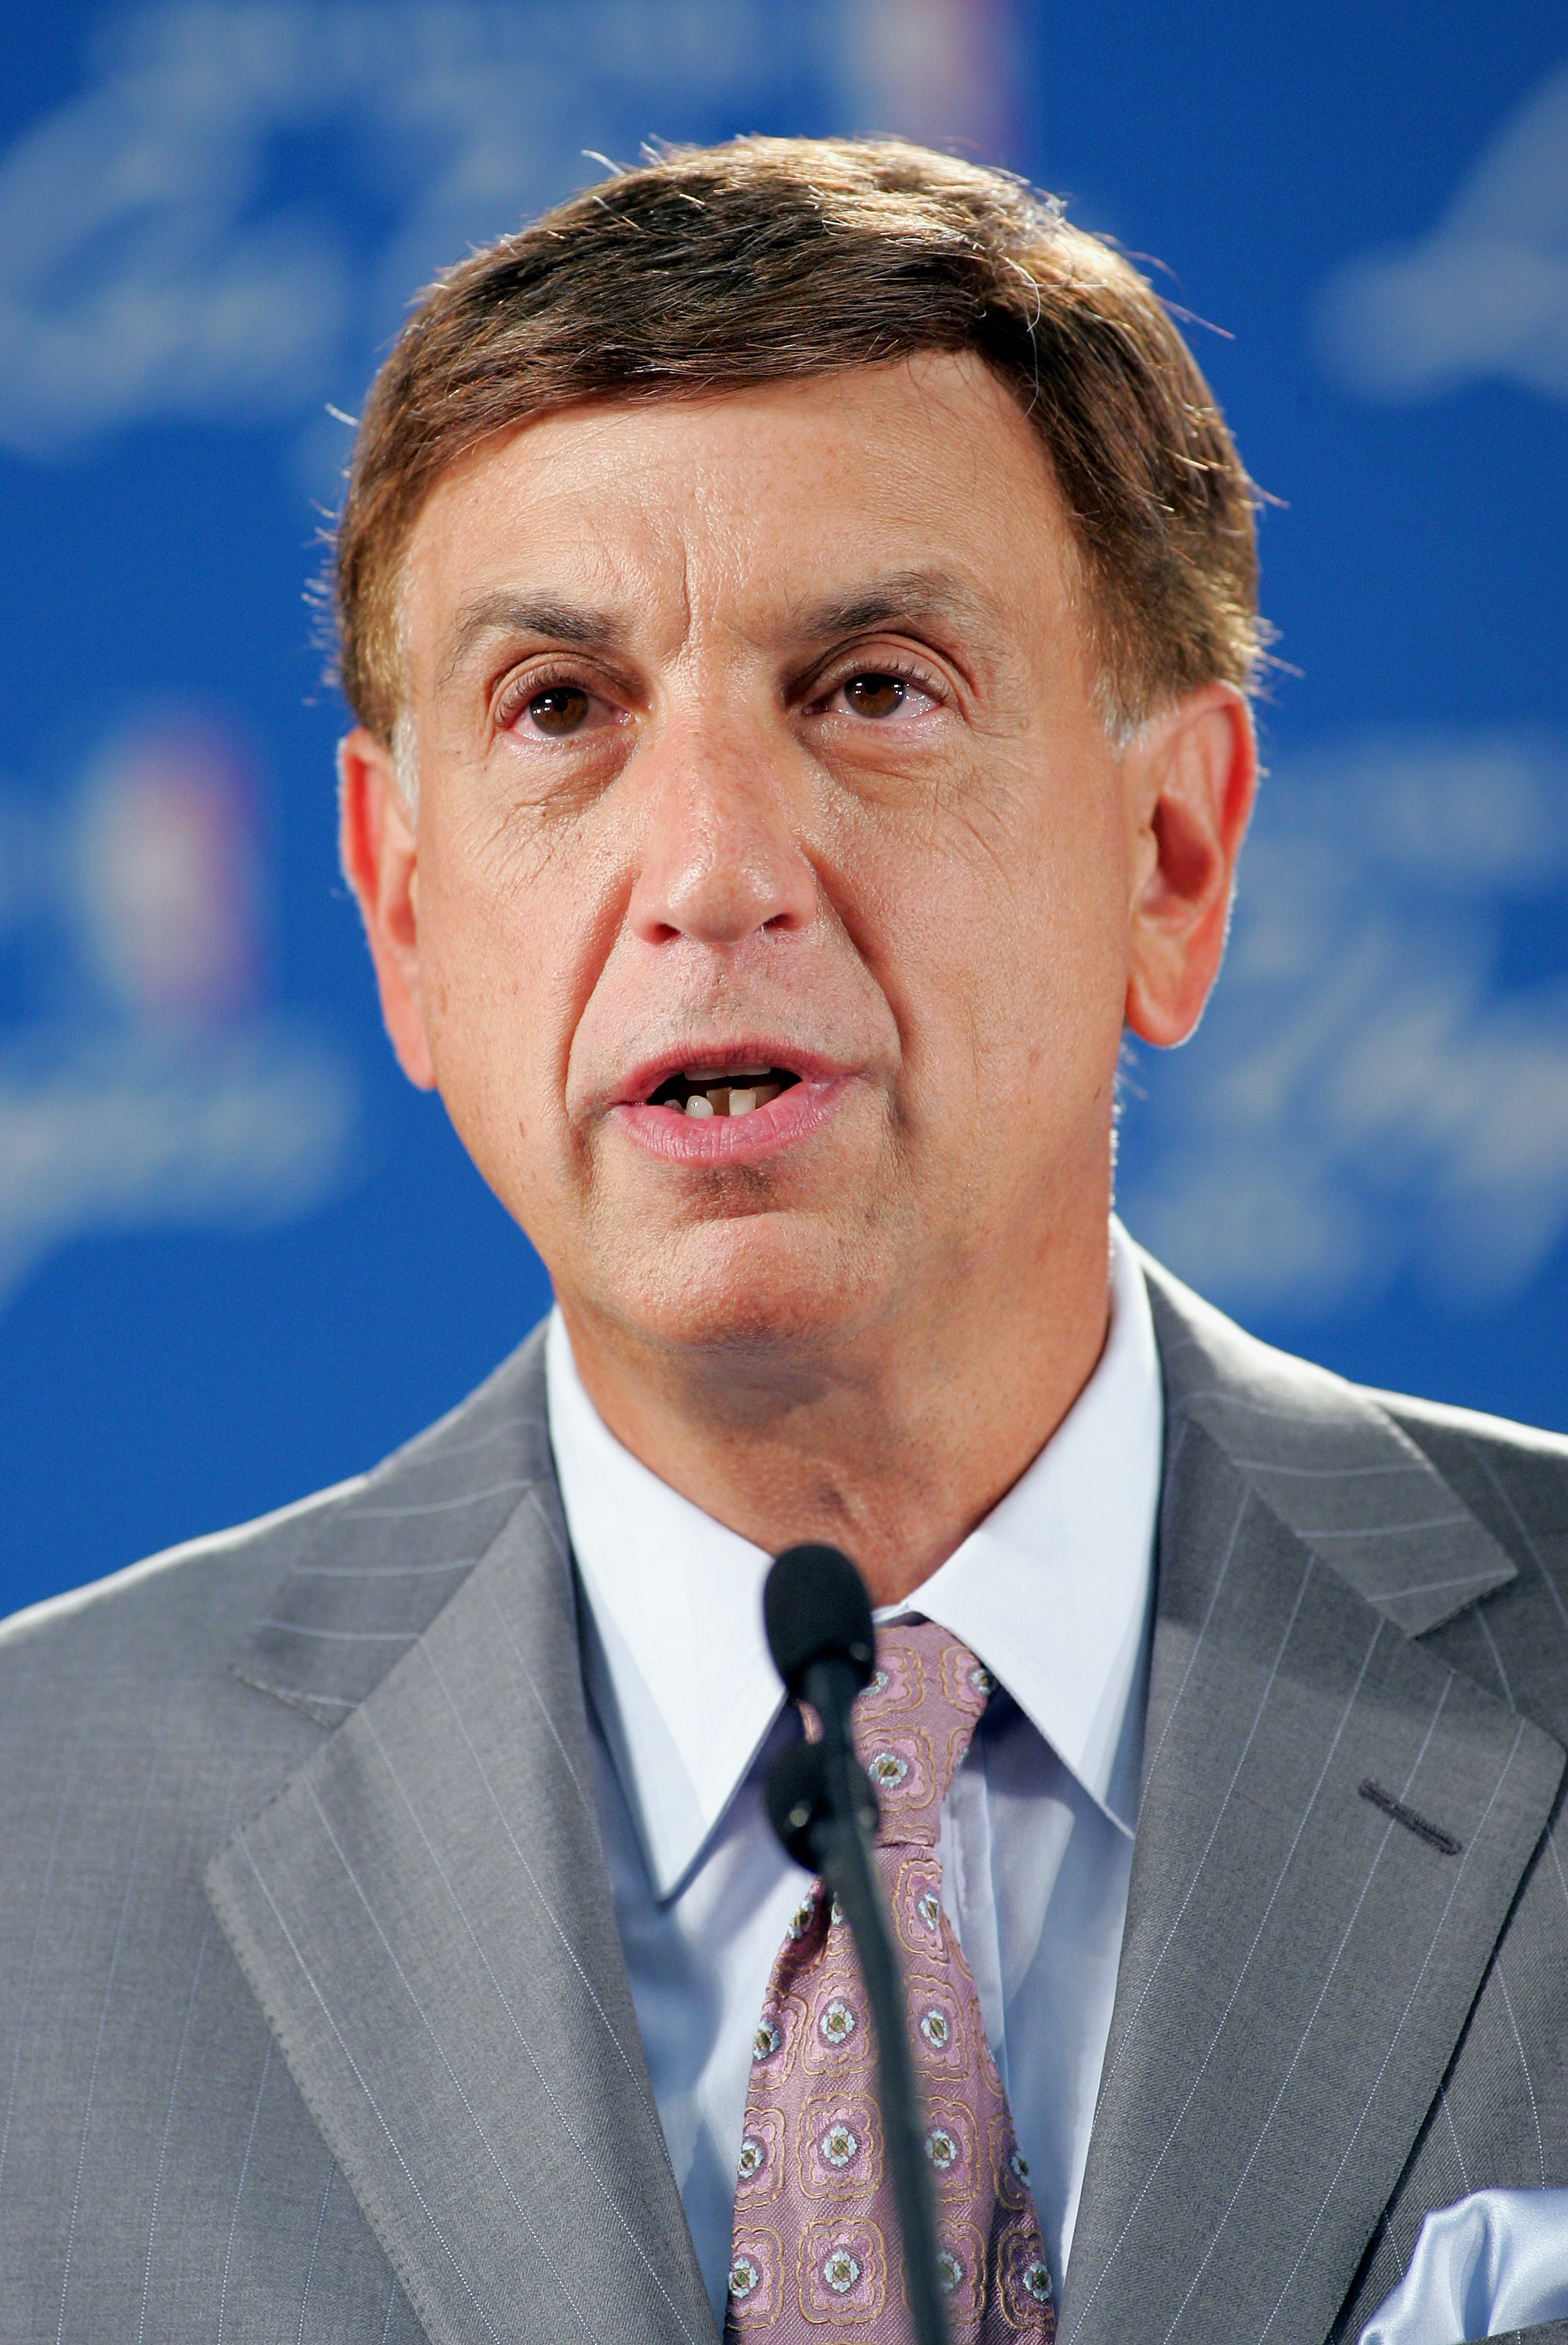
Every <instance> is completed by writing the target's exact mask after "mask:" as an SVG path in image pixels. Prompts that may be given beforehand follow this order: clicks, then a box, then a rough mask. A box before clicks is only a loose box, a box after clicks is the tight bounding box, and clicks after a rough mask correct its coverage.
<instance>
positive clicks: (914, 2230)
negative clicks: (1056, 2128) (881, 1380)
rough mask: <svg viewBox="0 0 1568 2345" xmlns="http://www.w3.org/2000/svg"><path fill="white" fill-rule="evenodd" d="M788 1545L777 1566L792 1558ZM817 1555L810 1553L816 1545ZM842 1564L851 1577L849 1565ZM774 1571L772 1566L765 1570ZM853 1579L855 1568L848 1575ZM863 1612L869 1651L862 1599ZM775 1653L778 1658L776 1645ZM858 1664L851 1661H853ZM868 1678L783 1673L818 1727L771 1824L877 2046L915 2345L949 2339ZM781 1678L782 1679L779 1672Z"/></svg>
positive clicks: (865, 1671)
mask: <svg viewBox="0 0 1568 2345" xmlns="http://www.w3.org/2000/svg"><path fill="white" fill-rule="evenodd" d="M800 1552H801V1550H799V1549H798V1548H797V1549H789V1550H787V1551H786V1556H785V1557H784V1558H780V1562H781V1563H782V1562H784V1561H787V1560H788V1559H789V1558H790V1557H792V1556H795V1555H798V1554H799V1553H800ZM815 1553H816V1554H818V1555H820V1554H821V1553H822V1550H821V1549H817V1550H815ZM778 1568H779V1567H778V1566H777V1565H776V1566H775V1569H778ZM847 1568H848V1569H849V1570H850V1572H851V1573H853V1570H854V1568H853V1566H852V1565H849V1566H848V1567H847ZM854 1577H855V1579H856V1581H857V1585H859V1575H858V1574H855V1575H854ZM860 1601H861V1603H862V1604H863V1605H865V1607H866V1621H865V1626H866V1631H867V1651H868V1654H869V1650H870V1630H871V1612H870V1605H869V1603H868V1602H867V1599H866V1598H865V1595H864V1590H863V1589H861V1590H860ZM774 1657H775V1659H776V1660H778V1659H779V1653H778V1651H777V1649H776V1650H775V1656H774ZM857 1660H858V1656H857ZM869 1674H870V1669H869V1660H868V1663H867V1665H866V1666H864V1667H861V1666H858V1665H857V1662H856V1661H850V1660H847V1659H846V1658H845V1657H844V1656H843V1654H842V1653H841V1652H833V1651H831V1650H830V1651H827V1652H823V1653H821V1654H820V1655H814V1656H812V1657H811V1658H810V1659H809V1660H805V1661H804V1662H803V1664H797V1666H796V1667H795V1668H794V1669H793V1670H790V1671H789V1677H791V1678H794V1679H795V1680H797V1687H798V1690H799V1691H800V1692H801V1693H803V1695H804V1697H805V1699H806V1700H808V1701H809V1703H810V1704H811V1707H812V1708H813V1709H814V1710H815V1711H816V1712H817V1715H818V1717H819V1718H820V1721H821V1724H822V1739H821V1741H820V1742H801V1743H796V1744H794V1745H792V1746H791V1747H790V1748H789V1750H787V1751H782V1752H780V1754H779V1757H778V1759H776V1760H775V1761H774V1762H773V1765H772V1767H771V1768H770V1769H769V1776H768V1783H767V1798H768V1807H769V1814H770V1816H771V1818H772V1821H773V1826H774V1829H775V1831H776V1832H778V1834H779V1838H780V1839H781V1840H782V1841H783V1843H784V1845H785V1847H786V1848H787V1849H788V1850H789V1853H790V1855H791V1856H793V1857H794V1858H795V1859H796V1861H797V1863H801V1864H804V1865H805V1866H806V1867H807V1868H808V1870H809V1871H810V1872H813V1873H819V1874H820V1877H821V1879H822V1882H823V1883H824V1885H825V1886H826V1888H827V1890H828V1892H829V1893H830V1895H831V1896H834V1897H836V1898H837V1899H838V1901H839V1903H840V1907H841V1908H842V1910H843V1914H844V1918H845V1920H846V1921H847V1922H848V1923H849V1925H850V1930H851V1932H852V1933H853V1935H854V1941H855V1950H856V1953H857V1954H858V1955H859V1957H860V1978H861V1982H862V1984H863V1985H864V1987H865V1990H866V2001H867V2003H868V2004H869V2005H870V2007H871V2033H872V2035H873V2036H874V2038H875V2041H876V2046H877V2098H878V2101H879V2104H880V2106H881V2117H882V2131H883V2134H884V2136H885V2137H886V2142H887V2156H888V2167H889V2171H890V2173H891V2177H892V2186H893V2203H894V2206H895V2208H896V2209H897V2213H898V2219H899V2230H900V2232H901V2236H902V2239H903V2249H904V2273H905V2283H906V2288H907V2292H908V2296H909V2305H910V2312H911V2317H912V2320H913V2323H914V2338H915V2345H948V2328H947V2308H946V2306H945V2305H944V2304H943V2302H942V2289H941V2283H940V2281H939V2279H938V2277H937V2238H936V2212H935V2207H934V2203H933V2199H932V2181H931V2170H930V2165H929V2161H928V2160H927V2157H926V2154H925V2126H924V2117H923V2113H922V2110H921V2100H920V2094H919V2088H918V2086H917V2085H916V2081H915V2072H914V2061H913V2058H912V2057H911V2050H910V2039H909V2010H908V2001H907V1997H906V1995H905V1991H904V1980H903V1970H902V1966H901V1963H900V1960H899V1954H898V1949H897V1946H896V1945H895V1944H894V1940H893V1933H892V1925H891V1920H890V1918H889V1914H888V1906H887V1901H886V1899H885V1898H884V1896H883V1894H882V1890H881V1883H880V1882H879V1881H878V1879H877V1874H876V1871H875V1868H874V1866H873V1864H872V1861H871V1850H872V1847H873V1845H874V1843H875V1839H876V1830H877V1822H878V1815H879V1811H878V1806H877V1794H876V1791H875V1788H874V1786H873V1785H872V1783H871V1779H870V1777H869V1776H868V1775H867V1774H866V1771H865V1770H864V1769H863V1768H862V1767H861V1765H860V1761H859V1760H858V1759H857V1757H856V1755H855V1747H854V1741H853V1737H852V1734H851V1732H850V1706H851V1704H852V1702H853V1700H854V1698H855V1696H856V1695H857V1694H858V1693H859V1692H860V1689H861V1687H862V1686H863V1685H864V1684H865V1683H866V1680H867V1678H868V1676H869ZM787 1681H788V1679H787Z"/></svg>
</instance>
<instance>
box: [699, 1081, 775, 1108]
mask: <svg viewBox="0 0 1568 2345" xmlns="http://www.w3.org/2000/svg"><path fill="white" fill-rule="evenodd" d="M688 1080H689V1078H688ZM783 1089H784V1086H783V1084H782V1083H752V1084H748V1085H745V1086H741V1085H738V1084H735V1083H728V1082H726V1083H718V1084H715V1085H714V1087H713V1089H712V1090H710V1091H693V1092H692V1094H691V1097H690V1098H689V1099H688V1100H687V1103H686V1109H685V1112H686V1113H687V1115H695V1116H697V1117H702V1116H708V1115H749V1114H750V1113H751V1112H752V1111H753V1110H754V1109H755V1108H759V1107H766V1106H767V1104H768V1102H769V1100H776V1099H777V1098H778V1097H779V1092H780V1091H782V1090H783Z"/></svg>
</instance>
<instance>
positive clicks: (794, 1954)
mask: <svg viewBox="0 0 1568 2345" xmlns="http://www.w3.org/2000/svg"><path fill="white" fill-rule="evenodd" d="M877 1662H878V1667H877V1670H876V1673H875V1675H874V1676H873V1678H872V1680H871V1684H870V1685H869V1686H868V1687H867V1689H866V1690H865V1692H864V1693H863V1694H862V1695H861V1696H860V1700H859V1701H858V1702H857V1703H856V1705H855V1714H854V1731H855V1749H856V1751H857V1753H858V1755H859V1757H860V1761H861V1763H862V1765H864V1766H865V1767H866V1768H867V1769H868V1770H869V1771H870V1773H871V1779H872V1781H873V1782H875V1784H876V1786H877V1789H878V1792H879V1794H880V1796H881V1809H882V1823H881V1832H879V1834H878V1837H877V1850H876V1864H877V1869H878V1872H879V1873H880V1874H881V1880H882V1884H883V1887H884V1888H885V1890H886V1892H887V1893H888V1897H889V1900H890V1902H891V1907H892V1914H893V1924H894V1929H895V1933H896V1934H897V1937H898V1940H899V1943H900V1950H901V1954H902V1957H903V1961H904V1965H905V1971H906V1976H907V1981H908V1991H909V2018H910V2029H911V2045H912V2047H913V2051H914V2056H915V2068H916V2073H917V2076H918V2077H919V2080H920V2086H921V2093H922V2095H923V2097H924V2102H925V2148H926V2156H927V2157H929V2158H930V2160H931V2164H932V2182H933V2184H934V2186H935V2195H936V2203H937V2236H938V2240H939V2248H940V2254H939V2262H940V2268H941V2279H942V2289H943V2291H944V2293H945V2296H946V2299H947V2316H948V2326H949V2330H950V2332H951V2335H952V2341H953V2345H1003V2340H1007V2345H1013V2340H1016V2339H1018V2338H1028V2339H1031V2340H1036V2345H1051V2340H1053V2339H1054V2336H1055V2333H1056V2315H1055V2308H1054V2305H1053V2303H1052V2300H1051V2277H1050V2273H1049V2271H1048V2269H1047V2268H1046V2263H1045V2258H1044V2253H1043V2252H1042V2249H1041V2244H1040V2224H1039V2219H1038V2218H1037V2217H1036V2215H1035V2212H1034V2202H1033V2198H1031V2197H1030V2194H1029V2190H1028V2187H1027V2183H1026V2179H1025V2177H1026V2173H1027V2168H1026V2167H1024V2164H1023V2159H1022V2158H1021V2157H1019V2155H1018V2145H1017V2142H1016V2140H1015V2139H1014V2137H1013V2118H1012V2116H1011V2114H1010V2112H1009V2110H1008V2106H1007V2096H1006V2094H1005V2093H1004V2092H1003V2086H1002V2078H1001V2076H999V2075H998V2073H997V2069H996V2064H995V2062H994V2061H993V2058H992V2056H991V2050H990V2046H988V2045H987V2043H986V2040H985V2029H984V2025H983V2022H982V2019H981V2015H980V2000H979V1997H978V1996H977V1995H976V1994H975V1991H974V1981H973V1979H972V1976H971V1975H970V1970H969V1965H968V1964H967V1963H966V1962H965V1961H964V1958H963V1953H962V1948H961V1947H960V1945H959V1943H958V1940H957V1937H956V1936H955V1935H954V1934H953V1932H952V1928H951V1926H950V1924H949V1923H948V1920H947V1917H946V1915H945V1914H944V1912H943V1910H942V1866H941V1863H940V1862H939V1861H938V1858H937V1853H936V1842H937V1831H938V1827H939V1824H940V1822H941V1818H942V1801H943V1799H944V1798H945V1796H946V1793H947V1787H948V1785H949V1783H950V1782H952V1778H953V1775H954V1773H955V1772H956V1771H957V1769H958V1766H959V1764H960V1762H961V1761H962V1758H963V1754H964V1752H965V1751H967V1750H968V1748H969V1741H970V1737H971V1735H972V1733H973V1731H974V1728H975V1723H976V1721H977V1720H978V1719H979V1718H980V1716H981V1714H982V1712H983V1710H984V1708H985V1705H986V1703H987V1701H988V1700H990V1697H991V1694H992V1691H993V1680H992V1679H991V1677H990V1676H989V1674H988V1673H987V1671H986V1670H984V1669H983V1668H982V1666H981V1664H980V1663H979V1662H978V1661H977V1660H975V1657H974V1655H973V1654H972V1652H971V1651H970V1650H969V1649H968V1648H967V1646H964V1645H961V1644H960V1643H959V1641H958V1639H957V1638H956V1637H952V1636H950V1635H949V1633H948V1631H947V1630H946V1629H941V1628H938V1626H937V1625H936V1623H935V1622H934V1621H932V1620H915V1621H911V1622H903V1621H900V1622H898V1623H897V1624H895V1625H894V1626H893V1627H891V1628H890V1629H882V1630H880V1631H879V1632H878V1637H877ZM911 2333H912V2332H911V2318H910V2311H909V2305H908V2300H907V2298H906V2296H905V2292H904V2288H903V2283H902V2279H901V2249H900V2244H899V2233H898V2225H897V2218H896V2216H895V2214H894V2211H893V2197H892V2188H891V2180H890V2178H889V2176H888V2175H887V2173H886V2171H885V2167H884V2159H883V2155H882V2128H881V2117H880V2115H879V2113H878V2109H877V2101H876V2071H875V2066H874V2059H873V2049H872V2045H871V2029H870V2025H869V2023H868V2017H867V2013H866V2006H865V1999H864V1995H863V1993H862V1990H861V1985H860V1966H859V1964H858V1963H857V1961H856V1959H855V1952H854V1945H853V1942H852V1940H851V1938H850V1929H849V1925H848V1924H847V1923H846V1922H844V1921H843V1920H842V1919H841V1918H840V1916H839V1915H838V1914H837V1912H836V1910H832V1908H831V1901H830V1899H829V1898H828V1896H827V1895H826V1893H825V1892H824V1890H823V1887H822V1884H821V1883H820V1881H819V1882H815V1883H813V1884H812V1886H811V1889H810V1891H809V1893H808V1895H807V1897H806V1899H805V1901H804V1903H802V1904H801V1906H800V1908H799V1912H798V1913H797V1914H796V1915H795V1917H794V1919H793V1921H792V1922H791V1923H790V1924H789V1935H788V1937H787V1938H786V1939H785V1942H784V1944H783V1946H782V1948H781V1949H780V1951H779V1955H778V1958H777V1960H776V1961H775V1963H774V1964H773V1974H772V1976H771V1977H770V1978H769V1982H768V1993H767V1995H766V1996H765V1997H764V2000H763V2005H762V2017H761V2020H760V2022H759V2025H758V2029H757V2037H756V2042H755V2045H754V2046H753V2050H752V2059H751V2084H750V2089H749V2091H748V2096H747V2102H746V2126H745V2133H744V2137H743V2138H742V2141H741V2145H740V2168H739V2180H738V2185H737V2188H736V2193H735V2230H734V2238H733V2242H732V2246H731V2251H730V2267H729V2301H728V2312H727V2315H726V2319H725V2324H724V2334H725V2340H726V2345H753V2340H755V2345H764V2340H766V2345H909V2340H910V2339H911Z"/></svg>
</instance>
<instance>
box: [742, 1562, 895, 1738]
mask: <svg viewBox="0 0 1568 2345" xmlns="http://www.w3.org/2000/svg"><path fill="white" fill-rule="evenodd" d="M762 1619H763V1626H764V1627H765V1628H766V1629H767V1632H768V1650H769V1652H770V1653H771V1654H772V1656H773V1666H774V1667H775V1669H776V1670H778V1672H779V1676H780V1677H781V1678H782V1679H783V1680H784V1682H785V1684H786V1685H787V1686H788V1687H789V1690H790V1692H791V1693H792V1694H794V1695H795V1696H796V1698H797V1700H799V1697H800V1696H801V1694H802V1692H803V1690H804V1680H805V1674H806V1671H807V1670H809V1668H810V1667H811V1665H812V1664H813V1662H816V1661H826V1660H837V1661H847V1662H848V1663H849V1664H850V1668H851V1669H853V1670H854V1671H855V1673H856V1678H857V1680H858V1682H859V1683H860V1685H864V1684H865V1683H866V1681H867V1680H868V1679H869V1678H870V1676H871V1664H872V1660H873V1659H874V1656H875V1650H876V1636H875V1631H874V1630H873V1629H872V1627H871V1598H870V1597H869V1596H868V1595H867V1593H866V1583H865V1581H864V1580H863V1579H861V1578H860V1573H859V1572H858V1571H857V1570H856V1569H855V1567H854V1565H853V1564H852V1563H851V1562H850V1558H849V1557H848V1556H847V1555H840V1552H839V1550H838V1548H836V1547H819V1546H817V1545H816V1544H815V1543H811V1544H808V1545H806V1546H803V1547H787V1548H785V1550H784V1552H783V1554H782V1555H780V1556H778V1557H776V1558H775V1559H774V1563H773V1568H772V1569H771V1570H770V1571H769V1574H768V1579H767V1584H766V1586H765V1587H764V1589H763V1590H762Z"/></svg>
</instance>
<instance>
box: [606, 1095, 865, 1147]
mask: <svg viewBox="0 0 1568 2345" xmlns="http://www.w3.org/2000/svg"><path fill="white" fill-rule="evenodd" d="M849 1088H850V1077H849V1076H848V1075H834V1076H831V1077H830V1078H829V1080H828V1081H825V1082H808V1081H801V1082H798V1083H791V1085H790V1086H789V1090H788V1091H780V1092H779V1096H778V1098H777V1099H773V1100H769V1101H768V1104H767V1105H766V1107H754V1108H753V1109H752V1111H751V1112H750V1114H749V1115H685V1114H683V1113H682V1112H680V1111H679V1110H678V1109H677V1108H673V1107H649V1106H641V1107H630V1106H627V1107H616V1108H612V1109H611V1111H610V1118H611V1122H614V1123H616V1124H618V1125H619V1127H620V1129H621V1130H622V1131H623V1132H625V1133H626V1137H627V1138H628V1139H629V1140H634V1141H636V1144H637V1146H638V1147H639V1148H646V1149H647V1152H648V1153H649V1155H650V1156H662V1157H663V1158H664V1159H665V1161H666V1162H667V1163H670V1164H697V1165H713V1164H749V1163H753V1162H756V1161H757V1160H758V1159H759V1158H760V1157H764V1156H773V1155H777V1154H778V1153H779V1151H780V1150H781V1149H785V1148H791V1147H794V1146H795V1145H797V1144H798V1143H799V1142H800V1141H802V1140H807V1139H809V1137H810V1135H811V1134H812V1133H813V1132H819V1131H820V1129H821V1127H822V1126H823V1124H825V1123H826V1122H827V1121H828V1118H829V1117H830V1115H831V1114H832V1113H833V1111H834V1110H835V1108H836V1107H837V1106H838V1104H839V1102H840V1100H841V1099H842V1098H843V1097H844V1094H845V1092H846V1091H848V1090H849Z"/></svg>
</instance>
